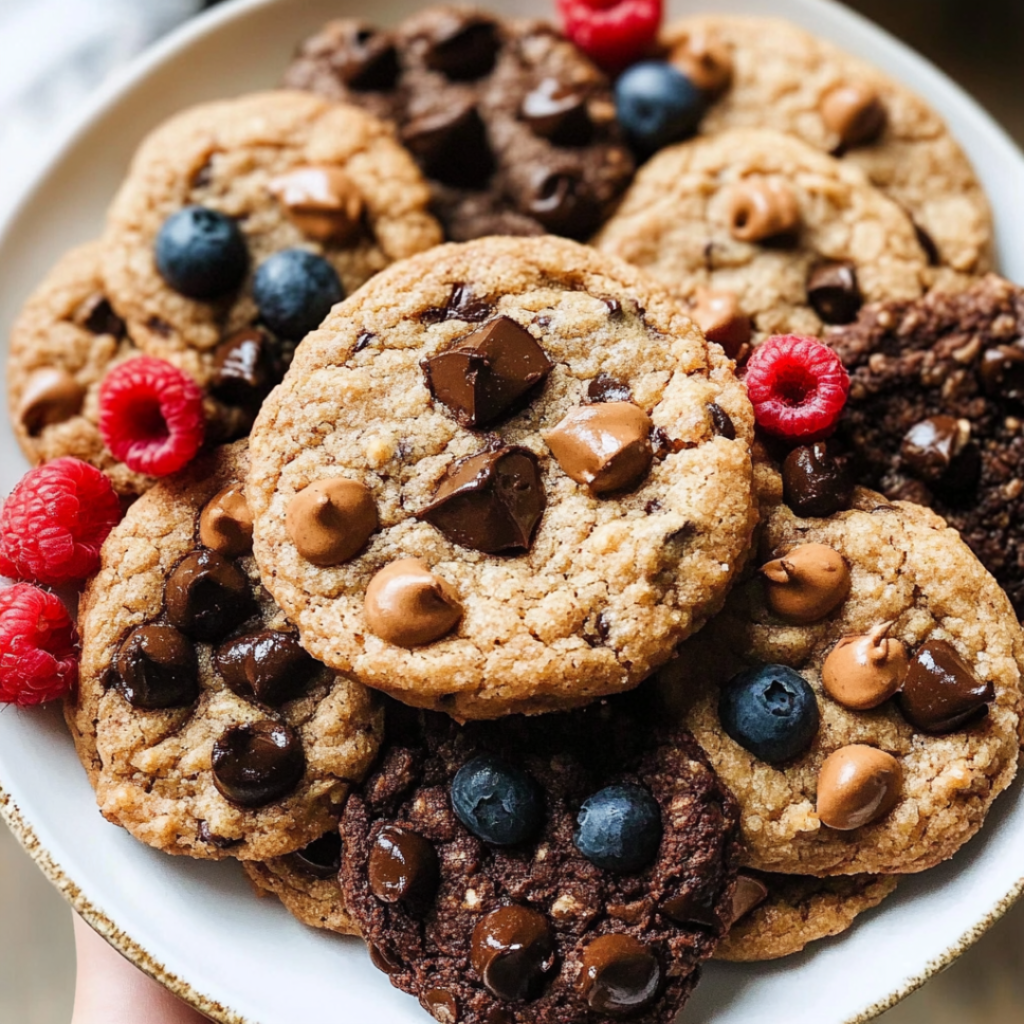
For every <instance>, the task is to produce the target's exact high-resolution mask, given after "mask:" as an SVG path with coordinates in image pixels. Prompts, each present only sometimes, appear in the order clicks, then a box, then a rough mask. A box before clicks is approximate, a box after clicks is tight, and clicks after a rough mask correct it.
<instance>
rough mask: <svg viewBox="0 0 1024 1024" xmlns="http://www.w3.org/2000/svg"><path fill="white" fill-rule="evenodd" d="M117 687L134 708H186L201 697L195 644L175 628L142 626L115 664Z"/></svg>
mask: <svg viewBox="0 0 1024 1024" xmlns="http://www.w3.org/2000/svg"><path fill="white" fill-rule="evenodd" d="M114 668H115V670H116V673H117V678H116V684H115V685H116V686H117V689H118V690H119V691H120V692H121V694H122V696H123V697H124V699H125V700H126V701H128V703H129V704H131V706H132V707H135V708H144V709H146V710H147V711H151V710H155V709H157V708H174V707H185V706H186V705H188V704H191V703H192V702H193V701H194V700H195V699H196V698H197V697H198V696H199V664H198V661H197V659H196V649H195V647H193V646H192V643H191V641H189V640H188V639H187V638H186V637H184V636H182V634H181V633H179V632H178V630H176V629H175V628H174V627H173V626H140V627H139V628H138V629H133V630H132V631H131V633H129V634H128V636H127V638H126V639H125V641H124V643H122V644H121V647H120V649H119V650H118V652H117V658H116V660H115V663H114Z"/></svg>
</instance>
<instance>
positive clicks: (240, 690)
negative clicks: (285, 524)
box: [66, 442, 383, 860]
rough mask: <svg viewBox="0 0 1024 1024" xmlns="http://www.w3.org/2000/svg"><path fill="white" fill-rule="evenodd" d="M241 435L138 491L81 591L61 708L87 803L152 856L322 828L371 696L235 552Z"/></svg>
mask: <svg viewBox="0 0 1024 1024" xmlns="http://www.w3.org/2000/svg"><path fill="white" fill-rule="evenodd" d="M246 468H247V453H246V449H245V442H239V443H238V444H236V445H234V446H232V447H230V448H221V449H218V450H216V451H215V452H214V453H212V454H211V455H209V456H204V457H202V458H200V459H199V460H197V461H196V463H195V464H194V465H193V466H192V467H191V468H190V469H189V470H188V471H187V472H186V473H183V474H180V475H178V476H176V477H175V478H173V479H172V480H168V481H165V482H161V483H160V484H158V485H157V486H156V487H153V488H152V489H151V490H149V491H147V493H146V494H145V495H144V496H143V497H142V498H140V499H139V500H138V501H137V502H136V503H135V504H134V505H133V506H132V507H131V508H130V509H129V511H128V513H127V515H126V516H125V518H124V520H123V521H122V522H121V523H120V525H119V526H117V527H116V528H115V529H114V531H113V533H111V535H110V537H109V538H108V540H107V542H106V544H105V545H104V549H103V563H102V566H101V568H100V571H99V573H98V575H97V576H95V577H94V578H93V580H92V582H91V583H90V584H89V586H88V587H87V588H86V591H85V594H84V596H83V598H82V604H81V609H80V616H79V629H80V632H81V636H82V657H81V670H80V683H79V687H78V692H77V694H75V695H74V696H73V697H71V698H69V701H68V704H67V706H66V718H67V720H68V724H69V726H70V727H71V731H72V734H73V736H74V738H75V744H76V747H77V749H78V753H79V757H80V758H81V760H82V763H83V764H84V766H85V768H86V771H87V772H88V774H89V777H90V781H91V782H92V783H93V786H94V788H95V789H96V796H97V800H98V802H99V806H100V811H101V812H102V813H103V815H104V817H106V818H107V819H108V820H110V821H112V822H115V823H116V824H119V825H121V826H123V827H124V828H126V829H127V830H128V831H129V832H131V834H132V835H133V836H135V837H136V838H137V839H140V840H142V841H143V842H144V843H148V844H149V845H150V846H154V847H157V848H158V849H161V850H164V851H165V852H167V853H174V854H187V855H189V856H192V857H199V858H207V859H219V858H223V857H237V858H239V859H241V860H261V859H267V858H270V857H276V856H279V855H282V854H286V853H290V852H292V851H294V850H297V849H301V848H303V847H306V846H307V845H308V844H309V843H311V842H313V841H314V840H315V839H318V838H320V836H322V835H323V834H324V833H325V832H327V831H329V830H330V829H331V828H332V827H334V825H335V822H336V821H337V817H338V814H339V813H340V810H341V805H342V803H343V801H344V799H345V796H346V794H347V793H348V789H349V786H350V784H351V783H352V782H354V781H356V780H358V779H360V778H361V777H362V776H363V774H364V773H365V772H366V771H367V769H368V768H369V767H370V764H371V763H372V761H373V759H374V756H375V755H376V753H377V748H378V745H379V742H380V739H381V732H382V728H383V712H382V710H381V708H380V705H379V702H378V701H377V699H376V696H375V695H374V694H373V693H371V692H370V691H368V690H366V689H364V688H363V687H362V686H360V685H359V684H358V683H355V682H353V681H352V680H350V679H347V678H345V677H344V676H341V675H337V674H336V673H334V672H331V671H329V670H328V669H326V668H325V667H324V666H323V665H320V664H319V663H317V662H315V661H314V660H313V659H312V658H311V657H310V656H309V655H308V654H306V652H305V651H304V650H303V649H302V647H301V646H300V645H299V642H298V639H297V637H296V635H295V632H294V630H293V629H292V627H291V625H290V624H289V623H288V621H287V619H286V618H285V617H284V615H283V614H282V613H281V611H280V610H279V609H278V608H277V606H276V605H275V604H274V603H273V601H272V600H271V599H270V598H269V596H268V595H267V593H266V592H265V591H264V590H263V589H262V587H261V586H260V582H259V576H258V575H257V573H256V567H255V564H254V562H253V560H252V557H251V554H250V547H251V537H252V534H251V519H250V517H249V513H248V507H247V504H246V501H245V496H244V491H243V489H242V481H243V480H244V478H245V473H246Z"/></svg>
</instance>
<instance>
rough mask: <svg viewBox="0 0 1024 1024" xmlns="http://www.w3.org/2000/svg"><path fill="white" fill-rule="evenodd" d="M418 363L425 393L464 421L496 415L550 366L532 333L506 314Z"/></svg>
mask: <svg viewBox="0 0 1024 1024" xmlns="http://www.w3.org/2000/svg"><path fill="white" fill-rule="evenodd" d="M420 365H421V366H422V367H423V372H424V374H425V376H426V380H427V387H428V388H429V389H430V393H431V394H432V395H433V396H434V398H435V399H436V400H437V401H439V402H441V403H442V404H443V405H446V406H447V407H448V408H449V409H450V410H451V411H452V413H453V414H454V416H455V418H456V419H457V420H458V421H459V423H460V424H462V426H464V427H482V426H485V425H487V424H490V423H493V422H494V421H495V420H497V419H500V418H501V417H502V416H504V415H505V414H506V413H508V412H510V411H511V410H512V408H513V407H514V406H515V405H516V403H517V402H518V401H519V400H520V399H522V398H523V397H524V396H525V395H527V393H528V392H530V391H531V390H532V389H533V388H534V387H536V386H537V385H538V384H540V383H541V382H542V381H543V380H544V379H545V378H546V377H547V375H548V374H549V373H550V372H551V366H552V364H551V361H550V360H549V359H548V357H547V356H546V355H545V354H544V350H543V349H542V348H541V347H540V345H539V344H537V342H536V341H535V340H534V338H533V335H531V334H530V332H529V331H527V330H525V329H524V328H522V327H520V326H519V324H517V323H516V322H515V321H514V320H511V319H509V318H508V317H507V316H501V317H498V318H497V319H496V320H493V321H491V323H489V324H487V325H485V326H484V327H481V328H479V329H478V330H476V331H474V332H473V333H472V334H470V335H468V336H467V337H465V338H461V339H460V340H459V341H457V342H456V343H455V346H454V347H453V348H451V349H449V350H448V351H447V352H442V353H440V354H439V355H436V356H431V358H429V359H425V360H424V361H423V362H422V363H421V364H420Z"/></svg>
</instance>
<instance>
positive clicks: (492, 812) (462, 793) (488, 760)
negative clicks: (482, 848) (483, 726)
mask: <svg viewBox="0 0 1024 1024" xmlns="http://www.w3.org/2000/svg"><path fill="white" fill-rule="evenodd" d="M452 808H453V810H454V811H455V814H456V816H457V817H458V819H459V821H461V822H462V824H463V825H465V826H466V828H468V829H469V831H470V832H472V833H473V835H475V836H477V837H479V838H480V839H483V840H484V842H487V843H493V844H494V845H495V846H514V845H515V844H516V843H525V842H526V841H527V840H529V839H532V838H533V837H534V836H536V834H537V833H538V832H539V831H540V827H541V824H542V823H543V817H544V807H543V798H542V797H541V793H540V790H539V789H538V788H537V784H536V783H535V782H534V781H533V779H531V778H530V776H529V775H527V774H526V772H524V771H521V770H520V769H519V768H516V767H514V766H513V765H510V764H509V763H508V762H507V761H504V760H502V759H501V758H500V757H492V756H491V755H489V754H482V755H481V756H479V757H474V758H473V760H472V761H467V762H466V764H464V765H463V766H462V767H461V768H460V769H459V770H458V772H456V774H455V778H454V779H453V780H452Z"/></svg>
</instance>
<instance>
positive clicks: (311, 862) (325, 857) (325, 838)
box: [292, 829, 341, 878]
mask: <svg viewBox="0 0 1024 1024" xmlns="http://www.w3.org/2000/svg"><path fill="white" fill-rule="evenodd" d="M292 859H293V860H294V861H295V863H296V864H297V865H298V866H299V867H300V868H301V869H302V870H303V871H304V872H306V874H307V875H312V876H313V877H314V878H336V877H337V875H338V872H339V871H340V870H341V836H340V834H339V833H338V830H337V829H332V830H331V831H330V832H325V833H324V834H323V835H322V836H321V837H320V838H319V839H314V840H313V842H311V843H310V844H309V846H306V847H303V849H301V850H296V851H295V853H293V854H292Z"/></svg>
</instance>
